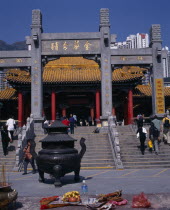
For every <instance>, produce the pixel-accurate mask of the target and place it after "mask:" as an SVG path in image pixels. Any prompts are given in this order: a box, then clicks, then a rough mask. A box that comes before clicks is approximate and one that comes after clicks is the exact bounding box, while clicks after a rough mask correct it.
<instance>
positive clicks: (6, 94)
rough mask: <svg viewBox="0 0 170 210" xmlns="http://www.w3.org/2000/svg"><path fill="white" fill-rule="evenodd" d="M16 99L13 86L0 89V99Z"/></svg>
mask: <svg viewBox="0 0 170 210" xmlns="http://www.w3.org/2000/svg"><path fill="white" fill-rule="evenodd" d="M7 99H10V100H16V99H17V96H16V90H15V89H14V88H6V89H5V90H1V91H0V100H7Z"/></svg>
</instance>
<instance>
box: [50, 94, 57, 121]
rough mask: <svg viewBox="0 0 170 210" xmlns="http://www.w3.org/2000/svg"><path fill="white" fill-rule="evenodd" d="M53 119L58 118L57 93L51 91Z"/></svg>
mask: <svg viewBox="0 0 170 210" xmlns="http://www.w3.org/2000/svg"><path fill="white" fill-rule="evenodd" d="M51 120H53V121H54V120H56V93H55V91H52V93H51Z"/></svg>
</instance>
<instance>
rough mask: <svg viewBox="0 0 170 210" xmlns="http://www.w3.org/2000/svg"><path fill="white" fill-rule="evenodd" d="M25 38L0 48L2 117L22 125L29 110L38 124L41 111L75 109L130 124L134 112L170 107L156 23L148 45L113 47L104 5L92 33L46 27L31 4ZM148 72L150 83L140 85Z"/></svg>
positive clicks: (81, 116)
mask: <svg viewBox="0 0 170 210" xmlns="http://www.w3.org/2000/svg"><path fill="white" fill-rule="evenodd" d="M26 42H27V45H28V50H25V51H0V68H1V69H4V71H5V75H6V76H5V80H6V81H7V82H8V84H9V85H10V86H9V87H8V88H6V89H4V90H1V92H0V101H1V109H0V111H1V119H6V118H7V117H8V115H9V113H10V114H13V115H14V116H15V118H18V122H19V125H20V126H22V125H23V124H24V123H25V120H26V117H28V116H29V115H30V113H32V114H33V116H34V121H35V125H37V129H39V128H40V127H41V125H42V122H43V120H44V116H45V117H46V118H47V119H49V120H55V119H56V115H60V116H69V114H71V113H74V114H76V115H77V116H78V119H79V120H80V119H83V120H88V118H89V117H91V119H92V121H93V123H94V124H97V123H101V124H102V126H104V125H106V122H107V118H108V116H109V115H111V114H113V115H115V116H116V117H117V121H121V122H122V121H123V122H124V123H125V124H130V123H132V121H133V118H134V116H136V115H137V114H138V113H141V114H145V116H150V115H151V114H158V115H160V116H161V115H163V114H164V113H165V108H167V107H169V100H168V97H169V95H170V94H169V88H168V87H164V80H163V65H162V40H161V28H160V25H159V24H154V25H152V26H151V30H150V44H149V47H148V48H144V49H142V48H141V49H111V47H110V46H111V44H112V43H113V42H115V35H114V34H110V20H109V10H108V9H101V10H100V25H99V32H91V33H89V32H86V33H44V32H43V28H42V15H41V12H40V10H33V11H32V25H31V35H30V36H28V37H26ZM148 73H149V75H150V83H147V84H145V85H142V84H143V83H142V81H143V80H144V79H145V77H146V75H148ZM5 110H8V112H5ZM16 113H17V116H16Z"/></svg>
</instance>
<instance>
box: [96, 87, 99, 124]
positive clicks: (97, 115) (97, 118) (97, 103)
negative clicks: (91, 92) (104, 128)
mask: <svg viewBox="0 0 170 210" xmlns="http://www.w3.org/2000/svg"><path fill="white" fill-rule="evenodd" d="M96 123H100V91H99V90H97V91H96Z"/></svg>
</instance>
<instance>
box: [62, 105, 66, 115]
mask: <svg viewBox="0 0 170 210" xmlns="http://www.w3.org/2000/svg"><path fill="white" fill-rule="evenodd" d="M66 115H67V112H66V108H65V107H64V108H62V116H63V117H66Z"/></svg>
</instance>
